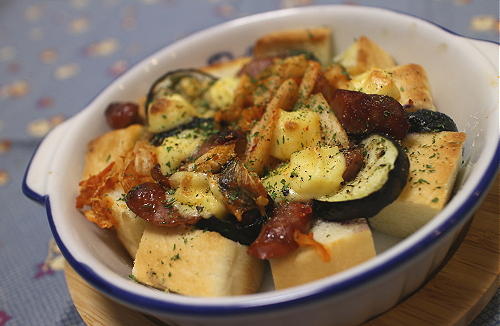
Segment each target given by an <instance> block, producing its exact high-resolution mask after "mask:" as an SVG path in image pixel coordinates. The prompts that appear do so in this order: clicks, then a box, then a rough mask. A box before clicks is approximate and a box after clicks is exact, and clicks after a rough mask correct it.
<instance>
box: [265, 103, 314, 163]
mask: <svg viewBox="0 0 500 326" xmlns="http://www.w3.org/2000/svg"><path fill="white" fill-rule="evenodd" d="M279 112H280V113H279V118H278V122H277V123H276V126H275V128H274V132H273V138H271V155H272V156H274V157H276V158H278V159H280V160H283V161H285V160H289V159H290V156H291V155H292V153H294V152H296V151H299V150H302V149H304V148H306V147H311V146H316V145H317V144H318V143H319V142H320V141H321V128H320V116H319V113H317V112H314V111H312V110H304V109H302V110H297V111H291V112H288V111H284V110H281V109H280V110H279Z"/></svg>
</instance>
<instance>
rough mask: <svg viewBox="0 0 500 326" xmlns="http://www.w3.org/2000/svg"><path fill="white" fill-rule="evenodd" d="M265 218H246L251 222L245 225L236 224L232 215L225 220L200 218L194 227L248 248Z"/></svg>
mask: <svg viewBox="0 0 500 326" xmlns="http://www.w3.org/2000/svg"><path fill="white" fill-rule="evenodd" d="M254 212H255V211H254ZM267 218H268V217H267V216H264V215H260V214H256V216H255V218H248V219H249V220H251V222H250V223H247V224H244V223H241V222H238V221H237V220H236V218H235V217H234V216H233V215H230V216H229V217H228V218H226V219H220V218H217V217H211V218H208V219H207V218H202V219H200V220H199V221H198V222H197V223H196V224H195V227H196V228H198V229H201V230H207V231H214V232H219V233H220V234H221V235H222V236H223V237H226V238H228V239H230V240H233V241H236V242H239V243H241V244H242V245H245V246H249V245H250V244H251V243H252V242H254V241H255V239H257V237H258V236H259V233H260V229H261V228H262V225H263V224H264V223H265V222H266V221H267Z"/></svg>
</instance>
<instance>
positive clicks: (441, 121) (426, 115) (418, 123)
mask: <svg viewBox="0 0 500 326" xmlns="http://www.w3.org/2000/svg"><path fill="white" fill-rule="evenodd" d="M408 122H409V123H410V129H409V130H408V132H418V133H424V132H440V131H458V129H457V125H456V124H455V121H453V119H452V118H450V117H449V116H447V115H446V114H444V113H441V112H437V111H432V110H428V109H421V110H418V111H415V112H412V113H410V114H409V115H408Z"/></svg>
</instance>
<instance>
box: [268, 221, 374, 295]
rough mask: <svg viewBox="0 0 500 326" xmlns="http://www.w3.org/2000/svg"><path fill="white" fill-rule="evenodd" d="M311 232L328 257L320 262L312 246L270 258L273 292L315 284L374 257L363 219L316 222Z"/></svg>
mask: <svg viewBox="0 0 500 326" xmlns="http://www.w3.org/2000/svg"><path fill="white" fill-rule="evenodd" d="M311 232H312V233H313V236H314V240H316V241H317V242H319V243H321V244H322V245H323V247H324V248H325V249H326V251H327V252H328V253H329V255H330V261H328V262H325V261H323V260H322V258H321V256H320V254H319V253H318V252H317V251H316V249H315V248H313V247H309V246H307V247H300V248H299V249H297V250H296V251H294V252H293V253H291V254H289V255H287V256H285V257H282V258H275V259H271V260H270V262H271V271H272V274H273V279H274V286H275V288H276V289H285V288H289V287H292V286H297V285H301V284H304V283H307V282H311V281H315V280H318V279H321V278H324V277H327V276H330V275H333V274H335V273H338V272H341V271H343V270H346V269H348V268H350V267H353V266H355V265H358V264H360V263H362V262H364V261H366V260H368V259H370V258H372V257H374V256H375V255H376V253H375V246H374V243H373V238H372V234H371V231H370V228H369V227H368V223H367V222H366V220H365V219H356V220H351V221H346V222H326V221H323V220H318V221H317V222H315V224H314V225H313V227H312V229H311Z"/></svg>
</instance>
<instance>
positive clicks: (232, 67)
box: [200, 57, 252, 78]
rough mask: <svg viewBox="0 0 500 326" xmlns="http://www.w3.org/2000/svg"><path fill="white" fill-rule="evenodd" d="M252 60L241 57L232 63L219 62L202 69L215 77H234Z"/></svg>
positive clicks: (231, 61)
mask: <svg viewBox="0 0 500 326" xmlns="http://www.w3.org/2000/svg"><path fill="white" fill-rule="evenodd" d="M250 60H252V58H250V57H241V58H236V59H233V60H230V61H224V62H218V63H215V64H213V65H210V66H206V67H202V68H200V70H201V71H204V72H206V73H209V74H211V75H213V76H215V77H219V78H221V77H232V76H236V74H237V73H238V71H240V69H241V68H242V67H243V66H244V65H245V64H247V63H248V62H250Z"/></svg>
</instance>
